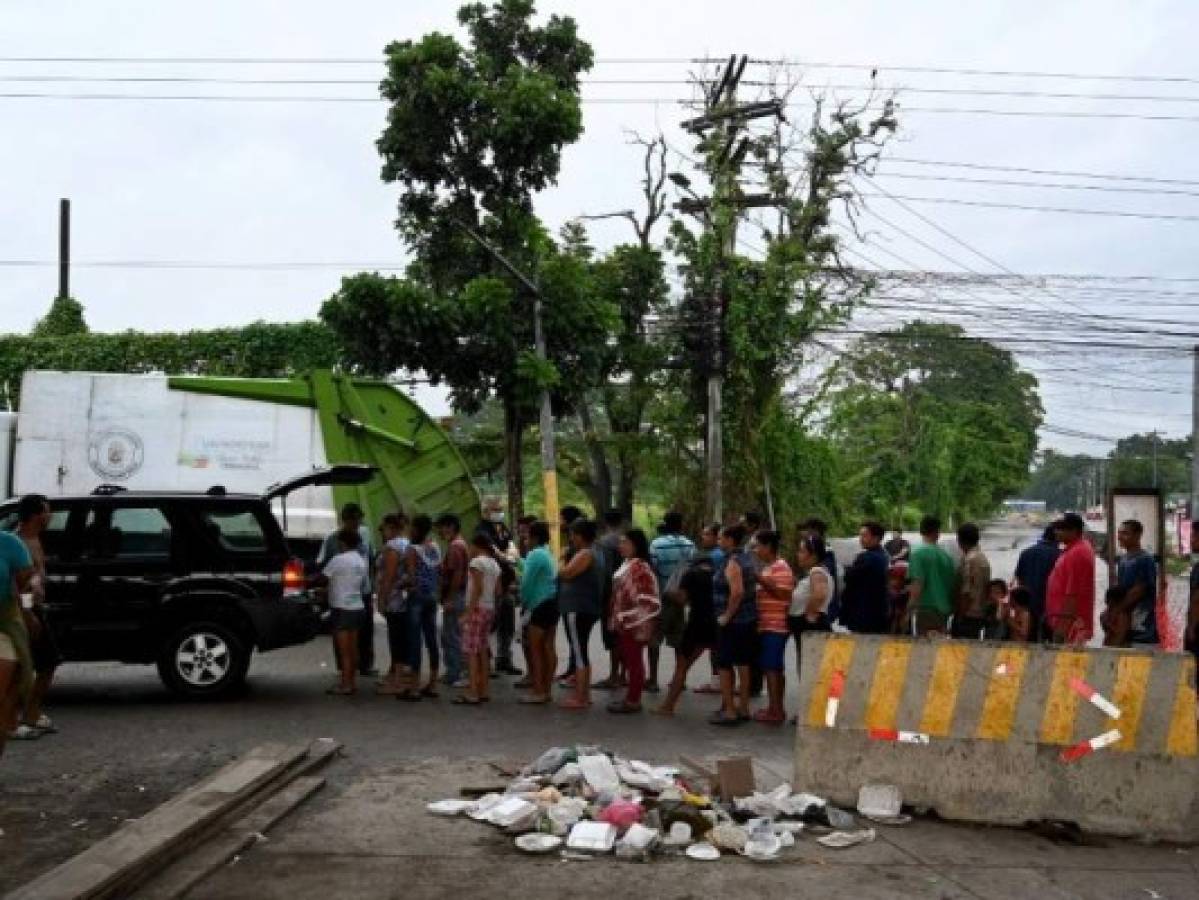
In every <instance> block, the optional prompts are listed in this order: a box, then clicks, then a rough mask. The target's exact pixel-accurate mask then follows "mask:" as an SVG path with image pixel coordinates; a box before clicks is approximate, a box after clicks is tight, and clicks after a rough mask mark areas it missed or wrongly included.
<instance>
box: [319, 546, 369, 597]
mask: <svg viewBox="0 0 1199 900" xmlns="http://www.w3.org/2000/svg"><path fill="white" fill-rule="evenodd" d="M321 571H322V572H324V574H325V576H326V577H328V579H329V606H330V608H332V609H351V610H353V609H365V608H366V607H365V604H364V603H363V602H362V597H363V595H364V594H366V593H368V592H369V590H370V585H369V584H368V583H367V579H368V577H369V569H368V567H367V565H366V560H364V559H363V558H362V554H361V553H359V552H358V551H357V550H346V551H345V552H344V553H338V554H337V555H336V556H335V557H333V558H332V559H331V560H329V561H328V562H327V563H325V568H324V569H322V570H321Z"/></svg>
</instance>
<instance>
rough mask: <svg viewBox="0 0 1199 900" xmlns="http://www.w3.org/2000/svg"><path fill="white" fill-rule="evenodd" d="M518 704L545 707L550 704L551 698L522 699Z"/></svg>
mask: <svg viewBox="0 0 1199 900" xmlns="http://www.w3.org/2000/svg"><path fill="white" fill-rule="evenodd" d="M516 702H517V703H523V704H525V705H526V706H545V704H547V703H549V702H550V698H549V697H521V698H520V699H519V700H517V701H516Z"/></svg>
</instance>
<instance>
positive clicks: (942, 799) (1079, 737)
mask: <svg viewBox="0 0 1199 900" xmlns="http://www.w3.org/2000/svg"><path fill="white" fill-rule="evenodd" d="M803 641H804V644H803V653H802V659H803V672H802V674H801V679H800V706H799V729H798V731H799V734H798V739H797V740H798V743H797V749H796V772H795V784H796V786H797V788H798V789H802V790H807V791H811V792H812V793H816V794H822V795H824V796H828V797H830V798H831V799H833V800H834V801H836V802H838V803H843V804H853V803H854V802H856V799H857V792H858V789H859V788H860V787H861V786H862V785H864V784H894V785H897V786H899V787H900V789H901V790H902V792H903V795H904V799H905V801H906V802H908V803H910V804H913V805H917V806H927V807H931V808H934V809H936V810H937V811H938V813H939V814H940V815H942V816H944V817H946V818H956V819H966V820H971V821H979V822H989V823H995V824H1021V823H1023V822H1026V821H1035V820H1044V819H1052V820H1064V821H1073V822H1076V823H1077V824H1079V825H1080V826H1082V827H1084V828H1087V829H1089V830H1092V831H1096V832H1102V833H1114V834H1137V835H1146V834H1152V835H1155V836H1157V837H1161V838H1182V839H1199V803H1197V801H1196V796H1197V784H1196V779H1197V777H1199V734H1197V731H1196V696H1195V663H1194V659H1193V657H1191V656H1190V655H1189V654H1186V655H1184V654H1177V653H1158V652H1149V651H1140V650H1110V649H1098V650H1090V649H1088V650H1076V649H1069V648H1059V647H1043V646H1037V645H1030V644H1012V643H1001V642H984V641H953V640H947V639H943V638H941V639H936V638H927V639H913V638H903V637H881V636H874V635H820V634H808V635H805V636H804V639H803Z"/></svg>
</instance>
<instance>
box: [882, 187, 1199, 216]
mask: <svg viewBox="0 0 1199 900" xmlns="http://www.w3.org/2000/svg"><path fill="white" fill-rule="evenodd" d="M859 196H862V197H875V198H878V197H890V198H892V199H898V200H907V201H909V202H911V203H946V204H950V205H952V206H975V207H982V208H985V209H1016V210H1023V211H1025V212H1048V213H1064V214H1067V215H1078V216H1115V217H1119V218H1126V219H1158V220H1165V221H1173V222H1199V216H1190V215H1179V214H1174V213H1147V212H1130V211H1126V210H1120V209H1080V208H1078V207H1070V206H1033V205H1028V204H1021V203H1000V202H998V201H990V200H962V199H960V198H957V197H903V196H898V195H895V194H884V193H878V194H868V193H863V194H860V195H859Z"/></svg>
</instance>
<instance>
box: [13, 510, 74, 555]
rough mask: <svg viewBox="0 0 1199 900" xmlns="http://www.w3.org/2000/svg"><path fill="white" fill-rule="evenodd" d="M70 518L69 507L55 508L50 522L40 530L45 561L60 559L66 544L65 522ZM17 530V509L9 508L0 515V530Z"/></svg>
mask: <svg viewBox="0 0 1199 900" xmlns="http://www.w3.org/2000/svg"><path fill="white" fill-rule="evenodd" d="M70 518H71V510H70V509H56V510H54V512H52V513H51V514H50V522H49V523H48V524H47V525H46V530H45V531H43V532H42V552H43V553H45V554H46V561H47V562H49V561H51V560H55V559H61V558H62V557H63V556H64V553H65V550H66V546H67V522H68V520H69V519H70ZM16 530H17V511H16V509H12V510H9V511H8V512H5V513H4V514H3V515H0V531H16Z"/></svg>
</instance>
